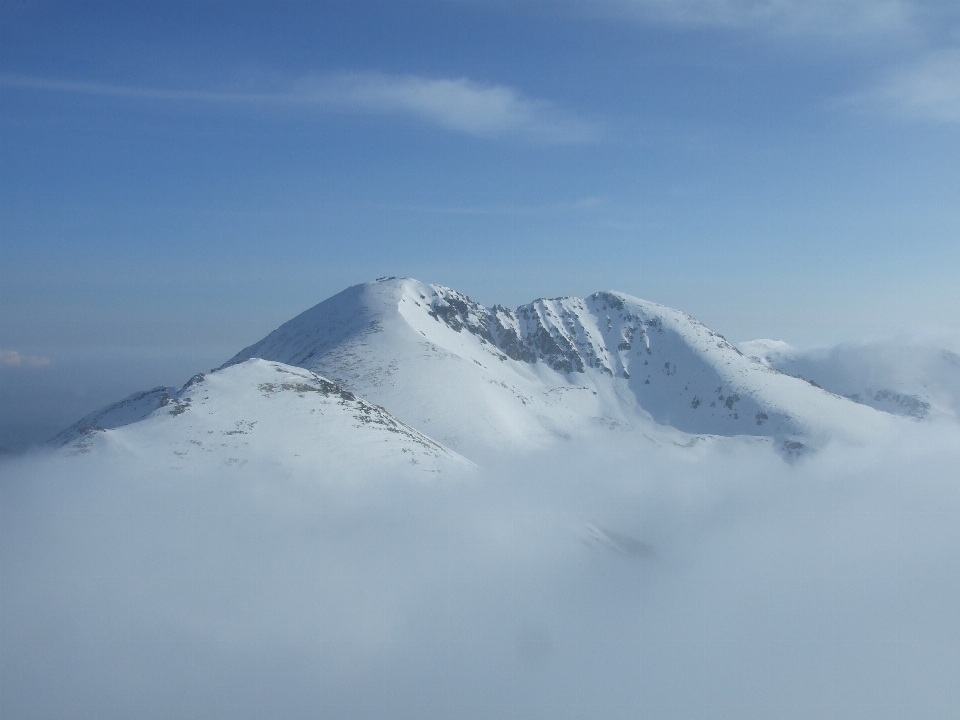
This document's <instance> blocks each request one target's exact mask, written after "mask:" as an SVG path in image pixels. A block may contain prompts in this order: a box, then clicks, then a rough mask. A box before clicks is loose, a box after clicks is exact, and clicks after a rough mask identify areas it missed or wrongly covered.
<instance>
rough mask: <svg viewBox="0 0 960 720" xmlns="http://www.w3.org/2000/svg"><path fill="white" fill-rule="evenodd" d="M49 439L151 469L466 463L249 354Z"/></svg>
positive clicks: (340, 393)
mask: <svg viewBox="0 0 960 720" xmlns="http://www.w3.org/2000/svg"><path fill="white" fill-rule="evenodd" d="M51 443H52V444H53V445H56V446H59V447H62V448H64V450H65V451H67V452H74V453H83V454H85V453H90V452H100V453H108V454H109V453H126V454H129V453H133V454H135V455H139V456H141V457H142V459H144V460H145V461H146V460H149V461H151V462H154V463H159V466H161V467H162V466H165V465H166V464H172V465H173V466H179V467H184V466H197V465H216V466H223V465H234V466H238V467H240V466H243V465H246V464H247V463H248V462H251V461H256V462H259V463H267V464H268V465H269V464H274V465H277V466H283V465H297V466H306V467H308V468H312V469H314V470H315V471H316V472H317V473H320V474H330V475H334V476H335V475H339V474H343V473H344V472H350V471H356V470H363V471H368V470H376V469H383V468H397V467H407V468H408V469H413V470H416V471H417V472H420V471H423V472H428V473H436V472H441V471H443V470H451V469H463V468H466V467H469V466H470V465H471V463H470V462H469V461H467V460H466V459H464V458H462V457H460V456H459V455H457V454H456V453H454V452H452V451H450V450H448V449H447V448H445V447H443V446H442V445H440V444H439V443H436V442H434V441H433V440H431V439H430V438H428V437H426V436H424V435H423V434H422V433H420V432H418V431H416V430H414V429H413V428H411V427H409V426H407V425H405V424H404V423H402V422H400V421H399V420H397V419H396V418H394V417H393V416H392V415H390V413H388V412H387V411H385V410H384V409H383V408H381V407H378V406H376V405H373V404H372V403H369V402H367V401H365V400H362V399H360V398H358V397H356V396H355V395H353V393H350V392H348V391H346V390H343V389H342V388H340V387H338V386H337V385H336V384H334V383H332V382H330V381H329V380H326V379H325V378H322V377H320V376H318V375H316V374H315V373H312V372H310V371H308V370H303V369H301V368H295V367H290V366H287V365H283V364H281V363H277V362H268V361H265V360H259V359H254V360H249V361H246V362H243V363H239V364H237V365H234V366H231V367H229V368H226V369H224V370H221V371H218V372H215V373H210V374H207V375H197V376H195V377H194V378H192V379H191V380H190V381H189V382H188V383H187V384H186V385H185V386H184V387H183V388H182V389H181V390H179V391H176V390H174V389H173V388H157V389H155V390H151V391H150V392H147V393H139V394H136V395H132V396H131V397H129V398H127V399H126V400H123V401H121V402H119V403H115V404H114V405H111V406H109V407H107V408H105V409H103V410H101V411H99V412H96V413H93V414H92V415H89V416H87V417H86V418H84V419H83V420H81V421H80V422H78V423H77V424H75V425H73V426H72V427H70V428H68V429H67V430H65V431H64V432H62V433H61V434H60V435H58V436H57V437H55V438H54V439H53V440H52V441H51Z"/></svg>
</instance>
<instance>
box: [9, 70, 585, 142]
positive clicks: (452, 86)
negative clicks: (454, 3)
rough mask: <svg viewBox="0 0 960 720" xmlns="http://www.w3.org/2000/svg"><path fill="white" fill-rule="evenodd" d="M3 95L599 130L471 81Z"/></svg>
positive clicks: (544, 135) (560, 135) (25, 82)
mask: <svg viewBox="0 0 960 720" xmlns="http://www.w3.org/2000/svg"><path fill="white" fill-rule="evenodd" d="M0 87H8V88H20V89H24V90H40V91H49V92H66V93H77V94H83V95H99V96H105V97H118V98H129V99H143V100H161V101H170V102H204V103H223V104H253V105H277V106H283V105H286V106H296V105H300V106H309V107H315V108H319V109H324V110H332V111H341V112H357V113H365V114H372V115H407V116H412V117H415V118H417V119H419V120H422V121H425V122H427V123H429V124H431V125H434V126H438V127H441V128H444V129H446V130H451V131H454V132H462V133H465V134H467V135H472V136H474V137H481V138H495V137H504V136H519V137H523V138H526V139H528V140H534V141H538V142H546V143H571V142H585V141H590V140H593V139H595V138H596V136H597V128H596V127H595V126H593V125H591V124H589V123H586V122H584V121H581V120H578V119H577V118H574V117H572V116H570V115H568V114H567V113H564V112H562V111H560V110H559V109H557V108H556V107H555V106H554V105H553V104H552V103H550V102H548V101H545V100H538V99H535V98H529V97H526V96H525V95H523V94H522V93H520V92H519V91H517V90H515V89H513V88H510V87H507V86H503V85H488V84H483V83H478V82H474V81H472V80H469V79H467V78H454V79H449V78H440V79H435V78H425V77H420V76H416V75H386V74H381V73H371V72H358V73H335V74H325V75H312V76H307V77H304V78H301V79H299V80H297V81H295V82H293V83H291V84H290V85H289V86H288V88H287V89H285V90H280V91H272V92H226V91H208V90H163V89H156V88H148V87H138V86H130V85H111V84H105V83H92V82H72V81H62V80H49V79H44V78H36V77H23V76H0Z"/></svg>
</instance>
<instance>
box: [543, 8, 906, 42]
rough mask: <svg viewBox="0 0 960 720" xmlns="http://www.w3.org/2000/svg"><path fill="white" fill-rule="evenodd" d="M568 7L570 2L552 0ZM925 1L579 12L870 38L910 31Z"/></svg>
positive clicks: (617, 9)
mask: <svg viewBox="0 0 960 720" xmlns="http://www.w3.org/2000/svg"><path fill="white" fill-rule="evenodd" d="M555 1H556V2H559V3H565V4H572V3H571V2H570V0H555ZM923 3H924V0H589V2H588V3H587V4H586V5H581V7H587V8H592V9H594V10H599V11H601V12H614V13H617V14H626V15H629V16H633V17H635V18H637V19H640V20H644V21H650V22H655V23H664V24H671V25H679V26H695V27H720V28H758V29H765V30H771V31H774V32H778V33H783V34H818V35H875V34H886V33H889V32H891V31H898V30H902V29H905V28H907V27H909V26H910V25H911V23H912V22H913V18H914V16H915V15H916V12H917V9H918V6H919V5H922V4H923Z"/></svg>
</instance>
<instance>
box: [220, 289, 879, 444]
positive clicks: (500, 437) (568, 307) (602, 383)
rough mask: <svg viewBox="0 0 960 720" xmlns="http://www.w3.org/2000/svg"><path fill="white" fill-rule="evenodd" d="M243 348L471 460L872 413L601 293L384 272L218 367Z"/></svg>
mask: <svg viewBox="0 0 960 720" xmlns="http://www.w3.org/2000/svg"><path fill="white" fill-rule="evenodd" d="M250 357H263V358H267V359H271V360H277V361H280V362H284V363H288V364H291V365H300V366H302V367H306V368H309V369H312V370H314V371H316V372H318V373H321V374H323V375H325V376H327V377H330V378H332V379H333V380H335V381H336V382H338V383H340V384H342V385H344V386H345V387H348V388H350V389H351V390H353V391H355V392H357V393H359V394H361V395H363V396H365V397H369V398H371V399H372V400H374V401H375V402H377V403H379V404H381V405H384V406H385V407H388V408H390V410H391V412H393V413H394V414H395V415H396V416H397V417H400V418H402V419H403V420H404V421H406V422H408V423H410V424H411V425H414V426H415V427H417V428H419V429H421V430H423V431H424V432H426V433H428V434H430V435H431V436H433V437H435V438H437V439H438V440H440V441H441V442H443V443H445V444H447V445H449V446H451V447H453V448H455V449H458V450H461V451H463V452H466V453H467V454H468V456H473V457H482V454H483V453H484V452H488V451H489V450H490V449H491V448H505V447H530V446H537V445H543V444H546V443H550V442H553V441H555V440H556V439H557V438H562V437H569V436H571V435H582V434H583V433H584V432H591V431H595V430H599V429H602V428H607V429H609V428H618V429H627V428H634V429H643V430H644V431H645V432H647V433H648V434H650V433H655V432H659V431H661V430H663V427H664V426H669V427H672V428H675V429H678V430H681V431H683V432H687V433H705V434H719V435H736V434H749V435H770V436H792V435H804V436H807V437H812V436H825V435H832V434H837V433H840V434H848V435H857V434H859V433H863V432H870V431H871V430H875V429H879V428H880V427H881V426H883V425H884V424H885V423H886V420H885V417H884V416H883V415H881V414H880V413H876V412H874V411H872V410H869V409H867V408H864V407H862V406H858V405H856V404H854V403H851V402H849V401H848V400H845V399H843V398H840V397H837V396H836V395H833V394H831V393H828V392H826V391H824V390H822V389H820V388H817V387H814V386H813V385H811V384H810V383H808V382H804V381H803V380H799V379H797V378H794V377H789V376H787V375H784V374H782V373H779V372H777V371H776V370H773V369H771V368H770V367H767V366H765V365H764V364H763V363H761V362H759V361H757V360H754V359H750V358H747V357H745V356H743V355H742V354H741V353H740V352H739V351H738V350H737V349H736V348H734V347H733V346H732V345H730V344H729V343H728V342H727V341H726V340H724V339H723V338H722V337H721V336H719V335H717V334H716V333H714V332H712V331H711V330H709V329H708V328H706V327H705V326H703V325H702V324H700V323H698V322H697V321H696V320H694V319H693V318H691V317H690V316H688V315H686V314H685V313H682V312H679V311H677V310H672V309H670V308H667V307H664V306H662V305H658V304H656V303H650V302H646V301H643V300H640V299H638V298H634V297H631V296H629V295H624V294H622V293H615V292H602V293H595V294H594V295H591V296H590V297H588V298H585V299H581V298H557V299H540V300H536V301H534V302H532V303H529V304H527V305H523V306H521V307H519V308H517V309H516V310H509V309H507V308H504V307H502V306H499V305H496V306H494V307H492V308H489V309H488V308H485V307H483V306H482V305H480V304H478V303H475V302H473V301H472V300H471V299H470V298H469V297H467V296H466V295H464V294H462V293H459V292H457V291H455V290H451V289H450V288H446V287H442V286H437V285H427V284H424V283H421V282H419V281H416V280H410V279H396V278H389V279H384V280H381V281H378V282H375V283H369V284H366V285H359V286H356V287H354V288H350V289H349V290H346V291H344V292H343V293H340V294H339V295H337V296H334V297H333V298H330V299H329V300H327V301H325V302H323V303H321V304H320V305H318V306H316V307H314V308H311V309H310V310H308V311H306V312H305V313H303V314H301V315H300V316H298V317H296V318H294V319H293V320H291V321H290V322H288V323H285V324H284V325H282V326H281V327H280V328H278V329H277V330H276V331H274V332H273V333H271V334H270V335H268V336H267V337H266V338H264V339H263V340H261V341H260V342H258V343H256V344H255V345H252V346H251V347H249V348H247V349H245V350H244V351H242V352H241V353H240V354H238V355H237V356H236V358H234V359H233V360H231V361H230V363H228V365H229V364H231V363H234V362H238V361H242V360H244V359H247V358H250ZM651 419H652V420H654V421H656V423H658V424H659V425H660V426H661V428H660V429H654V427H653V423H651V422H650V420H651Z"/></svg>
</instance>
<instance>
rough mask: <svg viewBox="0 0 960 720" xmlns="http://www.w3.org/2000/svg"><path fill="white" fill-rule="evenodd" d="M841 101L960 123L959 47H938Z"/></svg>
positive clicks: (895, 112) (916, 117)
mask: <svg viewBox="0 0 960 720" xmlns="http://www.w3.org/2000/svg"><path fill="white" fill-rule="evenodd" d="M844 104H847V105H852V106H859V107H866V108H872V109H879V110H884V111H887V112H892V113H894V114H896V115H899V116H902V117H907V118H912V119H919V120H927V121H933V122H938V123H960V48H952V49H948V50H938V51H936V52H932V53H930V54H928V55H926V56H925V57H923V58H921V59H920V60H918V61H916V62H914V63H912V64H910V65H908V66H905V67H901V68H899V69H897V70H895V71H894V72H893V73H891V74H890V75H889V76H888V77H887V78H886V79H885V80H884V81H883V82H881V83H879V84H878V85H877V86H875V87H873V88H870V89H868V90H866V91H864V92H860V93H856V94H854V95H852V96H850V97H848V98H846V99H845V100H844Z"/></svg>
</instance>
